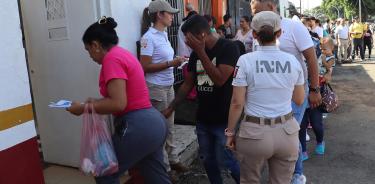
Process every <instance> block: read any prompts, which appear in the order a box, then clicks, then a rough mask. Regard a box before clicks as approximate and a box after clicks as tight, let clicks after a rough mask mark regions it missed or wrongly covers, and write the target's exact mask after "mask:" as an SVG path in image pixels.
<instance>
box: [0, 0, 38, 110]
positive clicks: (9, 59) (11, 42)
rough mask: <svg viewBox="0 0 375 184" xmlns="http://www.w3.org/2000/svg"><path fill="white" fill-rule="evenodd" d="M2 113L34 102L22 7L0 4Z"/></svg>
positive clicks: (5, 0) (14, 3) (7, 1)
mask: <svg viewBox="0 0 375 184" xmlns="http://www.w3.org/2000/svg"><path fill="white" fill-rule="evenodd" d="M0 17H3V18H2V19H1V28H0V40H1V41H0V48H1V49H0V86H1V87H0V111H2V110H6V109H10V108H14V107H18V106H21V105H26V104H29V103H31V98H30V88H29V79H28V74H27V67H26V61H25V50H24V48H23V45H22V32H21V29H20V18H19V13H18V5H17V1H15V0H1V1H0Z"/></svg>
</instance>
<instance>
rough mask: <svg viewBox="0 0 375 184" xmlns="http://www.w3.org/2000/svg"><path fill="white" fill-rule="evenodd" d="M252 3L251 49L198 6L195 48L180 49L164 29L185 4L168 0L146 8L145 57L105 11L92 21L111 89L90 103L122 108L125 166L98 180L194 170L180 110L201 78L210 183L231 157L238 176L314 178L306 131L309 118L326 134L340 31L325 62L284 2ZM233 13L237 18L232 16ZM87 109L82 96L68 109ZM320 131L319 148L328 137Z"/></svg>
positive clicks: (247, 28)
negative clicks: (182, 69)
mask: <svg viewBox="0 0 375 184" xmlns="http://www.w3.org/2000/svg"><path fill="white" fill-rule="evenodd" d="M251 11H252V14H253V15H254V17H253V19H252V20H250V19H249V18H248V17H242V19H241V29H240V30H239V31H238V32H237V34H236V36H235V37H234V39H235V40H238V41H239V42H240V43H241V44H242V46H243V48H244V49H242V50H244V51H241V49H240V47H239V45H240V44H238V42H236V41H233V40H230V39H225V38H222V37H221V36H220V33H219V30H220V29H218V30H215V31H214V30H213V25H212V24H210V23H209V22H210V21H212V17H210V16H200V15H197V14H196V12H195V13H194V11H193V8H190V9H189V15H188V16H187V18H186V19H185V20H184V22H183V24H182V26H181V27H180V31H181V32H182V33H183V36H181V40H183V41H184V42H185V43H186V46H187V47H185V48H186V49H188V52H184V51H179V52H181V53H183V52H184V54H183V55H180V56H181V57H175V53H174V50H173V48H172V47H171V44H170V42H169V40H168V35H167V33H166V31H165V29H166V28H167V27H169V26H170V25H171V23H172V21H173V14H175V13H178V12H179V10H178V9H175V8H172V7H171V5H170V4H169V3H168V2H166V1H164V0H155V1H152V2H150V4H149V6H148V7H147V8H146V9H145V10H144V14H143V24H142V38H141V44H140V46H141V54H140V55H141V56H140V61H138V60H137V58H135V57H134V56H133V55H132V54H130V53H129V52H128V51H126V50H125V49H123V48H121V47H119V46H117V44H118V36H117V33H116V31H115V28H116V26H117V23H116V22H115V20H114V19H113V18H110V17H103V18H102V19H100V20H99V21H98V22H96V23H94V24H92V25H91V26H90V27H89V28H88V29H87V30H86V32H85V33H84V35H83V39H82V40H83V42H84V44H85V48H86V50H87V51H88V52H89V54H90V57H91V58H92V59H93V60H94V61H95V62H97V63H98V64H100V65H101V72H100V80H99V87H100V93H101V94H102V96H103V98H102V99H91V98H90V99H88V100H87V101H86V103H92V104H93V107H94V108H95V111H96V112H98V113H100V114H113V115H114V116H115V127H116V130H115V132H116V133H115V135H114V136H113V143H114V147H115V152H116V155H117V158H118V161H119V166H120V170H119V172H118V173H116V174H113V175H110V176H104V177H97V178H95V179H96V182H97V183H99V184H118V183H119V182H120V181H119V177H120V176H121V174H122V173H123V172H125V171H127V170H130V171H131V172H130V173H131V175H132V177H134V178H136V177H137V176H138V177H139V176H140V177H139V179H137V180H136V181H135V182H134V183H152V184H165V183H172V182H175V181H174V178H173V177H170V174H169V175H168V172H170V171H172V170H175V171H178V172H185V171H187V170H188V168H187V167H186V166H184V165H182V164H181V162H180V158H179V156H178V154H177V152H176V145H175V138H174V137H175V132H174V128H173V125H174V111H175V109H176V107H177V106H178V105H180V104H181V103H182V102H183V100H184V99H185V98H186V96H187V95H189V93H190V92H191V91H192V90H193V89H194V87H195V89H196V93H197V99H198V109H197V112H196V113H197V124H196V132H197V137H198V143H199V159H200V160H201V161H202V163H203V165H204V168H205V171H206V173H207V176H208V178H209V180H210V182H211V183H213V184H220V183H223V179H222V177H221V168H222V166H224V167H225V169H228V170H229V171H230V174H231V176H232V178H233V179H234V180H235V182H236V183H246V184H247V183H260V179H261V171H262V169H263V167H264V165H265V163H268V168H269V173H270V174H269V182H270V183H280V184H287V183H296V184H299V183H305V182H306V177H305V176H304V175H303V162H302V161H303V160H304V159H305V158H306V157H305V156H306V152H305V150H306V146H305V144H304V141H303V140H305V139H303V134H304V135H306V129H305V126H306V124H307V122H310V123H311V124H312V125H313V127H314V131H315V129H316V130H317V131H316V133H317V135H318V134H320V133H319V131H320V129H321V128H322V126H321V123H320V122H315V119H314V117H315V116H314V114H313V113H312V112H311V111H313V110H314V111H318V107H319V105H320V103H321V95H320V89H321V88H320V86H321V84H322V83H324V82H325V81H329V80H331V74H332V65H333V63H332V50H333V49H332V40H331V39H323V41H322V44H321V51H322V53H323V54H322V56H320V57H319V65H318V59H317V54H316V50H315V46H314V42H313V39H312V38H311V35H310V34H309V31H308V29H307V28H306V27H305V26H304V25H303V24H302V23H301V22H298V21H294V20H291V19H288V18H281V17H280V16H279V15H278V14H277V13H275V12H277V3H276V2H275V1H273V0H252V1H251ZM210 18H211V19H210ZM226 20H227V21H226V22H227V23H226V24H227V26H228V21H230V17H228V16H227V17H226ZM224 27H225V26H224ZM222 31H224V29H223V30H222ZM225 31H226V32H225V33H227V32H228V30H227V29H225ZM224 35H225V34H224ZM185 51H186V50H185ZM244 53H247V54H244ZM187 60H188V64H187V72H186V75H185V80H184V82H183V84H182V85H181V87H180V88H179V89H178V91H177V93H176V94H175V93H174V89H173V83H174V75H173V68H174V67H179V66H181V65H182V64H183V63H184V62H186V61H187ZM307 108H309V109H308V110H307V111H306V109H307ZM83 109H84V105H83V104H82V103H80V102H74V103H73V104H72V106H71V107H70V108H68V109H67V110H68V111H69V112H71V113H72V114H75V115H81V114H82V113H83ZM305 111H306V113H305ZM300 129H301V130H300ZM301 132H302V134H301ZM318 137H320V138H319V140H317V141H318V144H317V147H318V146H320V145H323V146H324V141H323V140H322V139H323V138H322V136H317V138H318ZM299 138H301V139H300V140H301V141H299ZM300 142H301V143H302V144H301V143H300ZM320 147H322V146H320ZM317 150H319V151H322V149H321V148H319V149H317ZM323 152H324V149H323ZM304 154H305V155H304Z"/></svg>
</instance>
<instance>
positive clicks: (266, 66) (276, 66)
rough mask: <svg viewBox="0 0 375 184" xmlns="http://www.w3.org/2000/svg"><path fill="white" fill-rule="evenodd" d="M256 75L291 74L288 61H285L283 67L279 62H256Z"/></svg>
mask: <svg viewBox="0 0 375 184" xmlns="http://www.w3.org/2000/svg"><path fill="white" fill-rule="evenodd" d="M256 70H257V73H264V72H267V73H286V72H288V73H291V72H292V71H291V66H290V61H286V62H285V64H284V66H283V65H282V63H281V62H280V61H265V60H261V61H259V60H257V61H256Z"/></svg>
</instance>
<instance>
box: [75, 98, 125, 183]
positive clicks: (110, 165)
mask: <svg viewBox="0 0 375 184" xmlns="http://www.w3.org/2000/svg"><path fill="white" fill-rule="evenodd" d="M89 110H91V113H90V111H89ZM80 163H81V166H80V169H81V171H82V172H83V173H85V174H87V175H89V174H90V175H93V176H95V177H98V176H106V175H110V174H113V173H115V172H117V171H118V162H117V158H116V154H115V152H114V149H113V144H112V139H111V133H110V132H109V130H108V125H107V122H106V121H105V119H104V118H103V116H101V115H99V114H96V113H95V110H94V108H93V105H92V104H86V105H85V111H84V114H83V126H82V137H81V155H80Z"/></svg>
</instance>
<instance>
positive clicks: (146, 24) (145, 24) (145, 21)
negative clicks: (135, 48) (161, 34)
mask: <svg viewBox="0 0 375 184" xmlns="http://www.w3.org/2000/svg"><path fill="white" fill-rule="evenodd" d="M151 22H152V20H151V16H150V14H149V12H148V7H147V8H145V9H144V10H143V16H142V25H141V35H142V36H143V35H144V34H145V33H146V32H147V30H148V28H150V27H151Z"/></svg>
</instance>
